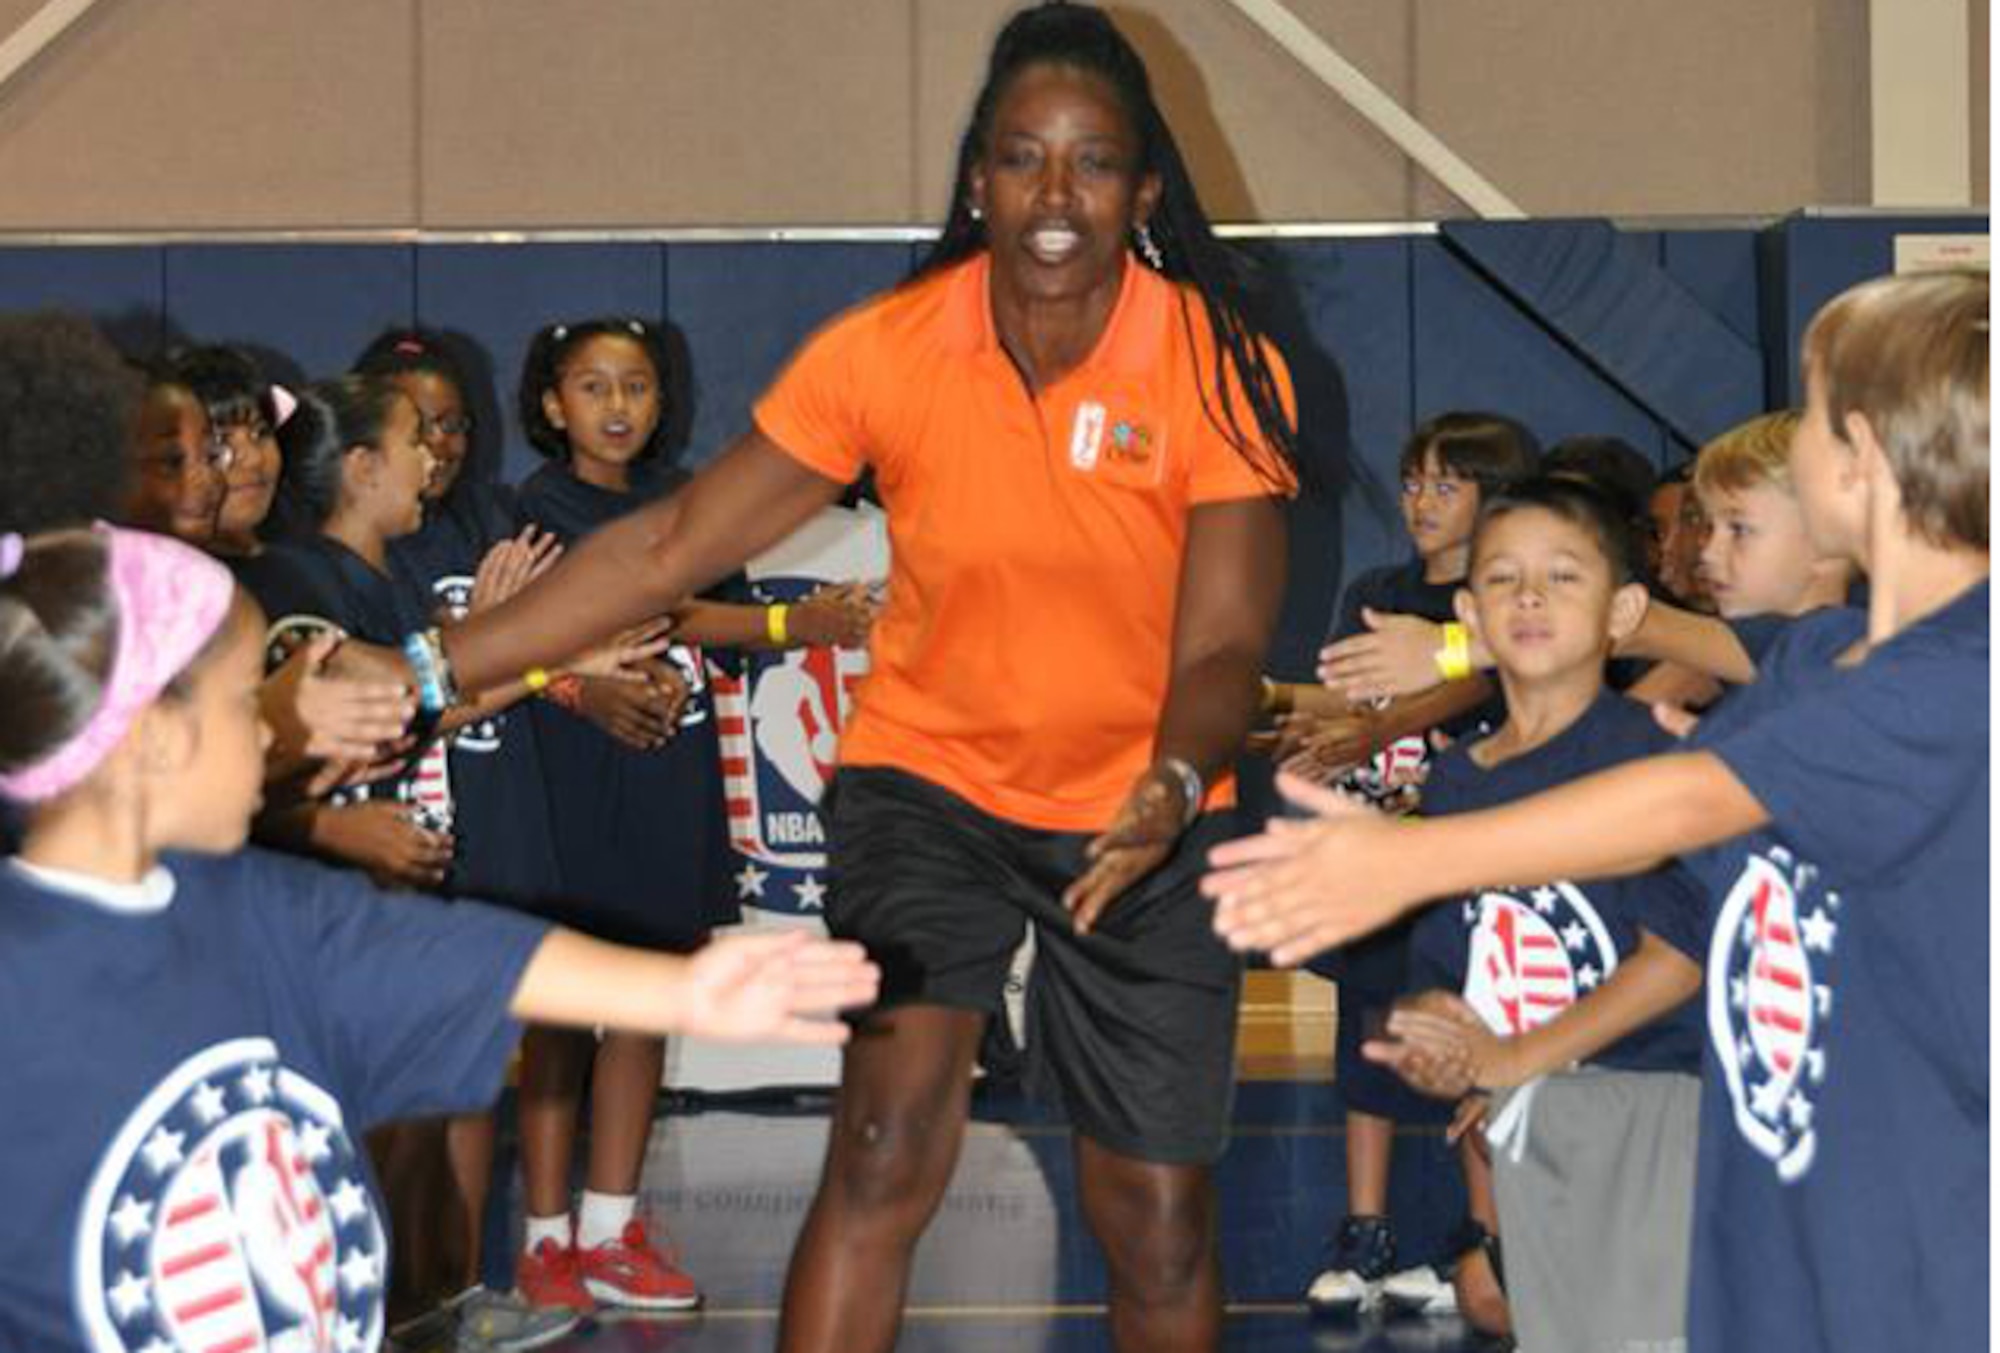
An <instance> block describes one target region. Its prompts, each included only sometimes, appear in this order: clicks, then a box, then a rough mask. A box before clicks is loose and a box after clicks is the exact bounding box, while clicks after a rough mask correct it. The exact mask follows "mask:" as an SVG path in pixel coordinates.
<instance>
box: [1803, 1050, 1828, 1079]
mask: <svg viewBox="0 0 2000 1353" xmlns="http://www.w3.org/2000/svg"><path fill="white" fill-rule="evenodd" d="M1806 1074H1807V1075H1808V1076H1811V1077H1812V1081H1813V1084H1814V1085H1818V1084H1819V1083H1820V1082H1821V1081H1823V1080H1825V1079H1826V1054H1825V1053H1824V1052H1822V1051H1820V1050H1819V1049H1818V1048H1814V1049H1813V1050H1812V1051H1811V1052H1809V1053H1807V1054H1806Z"/></svg>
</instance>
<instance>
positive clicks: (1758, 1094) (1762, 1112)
mask: <svg viewBox="0 0 2000 1353" xmlns="http://www.w3.org/2000/svg"><path fill="white" fill-rule="evenodd" d="M1787 1092H1788V1087H1787V1086H1786V1085H1785V1083H1784V1082H1783V1081H1781V1080H1779V1079H1778V1078H1777V1077H1776V1076H1773V1077H1771V1078H1770V1079H1769V1080H1767V1081H1765V1082H1764V1083H1763V1084H1762V1085H1760V1086H1758V1087H1757V1088H1756V1089H1754V1090H1752V1091H1751V1092H1750V1109H1751V1112H1753V1113H1755V1114H1756V1115H1757V1116H1758V1117H1759V1118H1762V1119H1763V1120H1764V1121H1765V1122H1767V1123H1775V1122H1777V1121H1778V1111H1779V1110H1780V1109H1782V1108H1784V1107H1785V1095H1786V1094H1787Z"/></svg>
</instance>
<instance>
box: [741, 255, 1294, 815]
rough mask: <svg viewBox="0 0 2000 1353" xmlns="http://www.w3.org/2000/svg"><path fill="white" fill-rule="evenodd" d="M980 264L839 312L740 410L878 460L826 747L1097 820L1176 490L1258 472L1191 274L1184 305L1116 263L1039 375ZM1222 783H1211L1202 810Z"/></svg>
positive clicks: (832, 466)
mask: <svg viewBox="0 0 2000 1353" xmlns="http://www.w3.org/2000/svg"><path fill="white" fill-rule="evenodd" d="M988 272H989V264H988V259H987V256H986V255H985V254H983V253H982V254H980V255H978V256H977V257H975V258H972V259H970V260H967V261H966V262H964V263H961V264H958V265H956V266H954V267H952V268H949V269H947V270H945V271H943V272H940V273H938V274H936V275H934V276H932V277H928V278H925V279H923V280H921V281H919V282H916V283H914V284H911V285H909V286H905V287H901V288H898V289H897V290H895V291H892V292H889V293H887V294H885V295H883V296H879V297H877V298H875V299H873V300H871V301H868V302H865V303H864V304H862V305H860V306H857V307H856V308H854V309H853V310H850V311H848V312H847V313H846V314H844V315H842V316H840V317H839V318H838V319H836V320H834V321H833V322H832V323H831V324H829V325H828V326H826V327H825V328H824V329H822V330H820V331H819V333H817V334H816V335H814V336H813V338H812V339H811V340H810V341H809V342H808V343H807V344H806V345H805V346H804V347H803V348H802V349H800V351H799V353H798V354H797V355H796V356H795V357H794V358H793V359H792V362H791V365H790V366H788V367H787V368H786V369H785V371H784V373H783V374H782V375H780V376H779V377H778V379H777V381H776V383H774V384H773V385H772V387H771V388H770V389H769V390H768V391H766V392H765V394H764V397H763V398H762V399H761V400H759V401H758V403H757V407H756V410H755V418H756V422H757V426H758V428H759V430H761V431H762V432H763V433H764V435H765V436H767V437H769V438H770V439H771V440H772V441H773V442H776V443H777V444H778V445H779V446H780V447H782V448H783V449H784V450H785V451H786V452H787V453H788V454H790V455H791V456H793V457H794V458H795V459H797V460H799V461H800V462H801V463H803V464H805V465H806V466H808V467H810V468H811V469H813V470H815V471H817V472H818V473H820V474H823V475H826V476H827V477H829V478H832V479H837V480H840V481H842V482H849V481H852V480H854V479H855V478H857V477H858V476H859V475H860V474H861V472H862V469H863V468H864V467H865V466H872V467H874V470H875V482H876V485H877V488H878V489H879V491H880V493H881V497H882V502H883V505H884V507H885V508H886V509H887V511H888V520H889V542H890V550H891V563H890V577H889V599H888V603H887V605H886V606H885V607H884V609H883V612H882V615H881V617H880V619H879V620H878V621H877V622H876V625H875V631H874V636H873V639H872V641H871V643H870V646H869V656H870V668H871V670H870V672H869V675H868V676H867V678H866V679H865V680H864V681H863V682H862V684H861V686H860V689H859V690H858V691H857V692H856V698H855V707H854V713H853V717H852V719H851V720H850V721H849V723H848V726H847V727H846V728H845V729H844V730H843V731H842V733H841V741H840V759H841V763H842V764H844V765H854V766H893V767H897V768H899V769H902V770H906V771H909V772H910V773H912V774H914V775H918V776H921V777H923V778H924V779H926V780H930V781H932V782H933V783H935V784H939V785H942V786H943V787H945V788H946V789H949V790H951V791H952V792H953V793H955V794H957V795H959V796H960V797H962V798H965V799H967V800H970V801H971V802H972V803H974V804H976V805H977V806H978V807H980V808H981V809H983V810H984V811H986V812H988V813H991V814H992V815H994V816H995V817H999V818H1003V819H1005V820H1007V821H1010V822H1015V823H1018V824H1020V825H1023V826H1028V827H1040V828H1047V829H1051V830H1058V831H1096V830H1101V829H1102V828H1104V827H1106V826H1108V825H1109V824H1110V822H1111V819H1112V818H1113V817H1114V816H1115V815H1116V813H1117V810H1118V808H1119V806H1120V805H1121V804H1122V803H1123V802H1124V800H1125V798H1126V796H1127V795H1128V794H1129V793H1130V792H1131V789H1132V784H1133V782H1134V781H1135V780H1136V779H1137V778H1138V777H1139V775H1140V774H1141V773H1142V772H1144V770H1145V769H1146V767H1147V766H1148V765H1150V764H1151V762H1152V759H1153V737H1154V732H1155V728H1156V725H1157V722H1158V719H1159V715H1160V710H1161V707H1162V705H1163V704H1164V703H1165V700H1166V693H1167V675H1168V669H1169V664H1170V662H1171V659H1172V644H1173V630H1174V606H1175V595H1176V593H1177V591H1178V585H1179V579H1180V566H1181V547H1182V543H1183V540H1184V539H1185V537H1186V533H1187V513H1188V509H1189V508H1190V507H1192V506H1194V505H1195V504H1197V503H1209V502H1219V501H1224V500H1228V499H1238V498H1251V497H1259V496H1264V495H1268V494H1271V493H1272V492H1273V488H1272V486H1271V485H1270V484H1268V483H1267V482H1265V481H1264V480H1263V479H1261V478H1259V477H1258V475H1257V473H1256V472H1255V471H1254V470H1253V469H1252V468H1251V467H1250V466H1249V465H1248V464H1247V463H1245V461H1244V459H1243V457H1242V456H1241V455H1240V454H1239V453H1238V452H1237V451H1236V450H1235V449H1234V448H1233V447H1231V446H1230V445H1229V443H1228V441H1227V440H1226V439H1225V438H1224V437H1223V435H1222V433H1221V432H1219V431H1218V430H1217V429H1216V428H1215V426H1214V425H1213V424H1212V423H1211V422H1210V421H1209V417H1208V415H1207V414H1206V413H1205V412H1204V411H1203V408H1202V399H1201V391H1202V388H1203V387H1204V385H1208V383H1209V381H1210V379H1211V373H1212V371H1213V369H1214V368H1213V357H1212V354H1213V351H1214V348H1213V344H1212V340H1211V338H1210V335H1209V331H1208V320H1207V318H1206V316H1205V314H1204V313H1203V311H1202V308H1201V300H1200V298H1199V297H1198V296H1197V295H1195V294H1194V293H1193V292H1192V291H1188V292H1187V293H1186V297H1185V299H1186V302H1187V306H1188V310H1187V319H1186V320H1184V319H1183V316H1182V309H1181V299H1182V298H1181V296H1180V295H1178V294H1177V292H1179V291H1180V288H1178V287H1177V286H1176V285H1175V284H1174V283H1172V282H1169V281H1167V280H1166V279H1164V278H1162V277H1160V276H1159V275H1158V274H1156V273H1154V272H1152V271H1151V270H1150V269H1147V268H1144V267H1139V266H1136V265H1133V266H1128V267H1127V268H1126V269H1125V280H1124V283H1123V286H1122V288H1121V290H1120V292H1119V296H1118V301H1117V304H1116V306H1115V308H1114V309H1113V311H1112V314H1111V319H1110V322H1109V323H1108V324H1107V326H1106V328H1105V332H1104V335H1103V336H1102V338H1100V339H1099V341H1098V345H1097V348H1096V350H1095V351H1094V352H1092V353H1091V355H1090V357H1089V358H1088V359H1087V360H1085V361H1084V362H1083V363H1082V364H1081V365H1080V366H1078V367H1077V368H1076V369H1075V370H1074V371H1072V372H1070V373H1069V374H1068V375H1067V376H1065V377H1063V379H1062V380H1061V381H1059V382H1057V383H1056V384H1055V385H1053V386H1051V387H1050V388H1048V389H1046V390H1044V391H1042V392H1041V393H1040V394H1039V395H1035V394H1031V393H1030V392H1029V390H1028V386H1027V383H1026V382H1025V381H1023V380H1022V378H1021V375H1020V373H1019V372H1018V371H1017V370H1016V369H1015V368H1014V365H1013V363H1012V362H1011V361H1009V359H1008V357H1007V354H1006V353H1005V351H1004V350H1002V348H1001V346H1000V342H999V339H998V336H997V335H996V333H995V332H994V328H993V311H992V306H991V304H990V302H989V300H988V297H987V283H988ZM1267 352H1268V353H1269V356H1270V359H1271V363H1272V366H1273V368H1274V369H1275V370H1276V371H1277V373H1278V379H1279V383H1280V388H1281V391H1282V393H1283V395H1284V397H1285V400H1286V407H1287V410H1288V411H1289V410H1290V408H1291V389H1290V384H1289V380H1288V378H1287V376H1286V375H1285V372H1284V368H1283V366H1282V363H1281V362H1280V360H1279V359H1278V357H1277V354H1276V352H1275V351H1274V350H1270V349H1268V348H1267ZM1209 388H1210V389H1211V390H1212V388H1213V387H1212V385H1209ZM1232 394H1233V395H1234V407H1235V408H1236V410H1237V414H1238V418H1239V419H1240V420H1241V421H1242V422H1244V423H1245V424H1246V425H1247V428H1248V430H1249V431H1250V432H1251V434H1252V435H1255V427H1256V424H1255V422H1254V419H1253V418H1252V416H1251V414H1250V405H1249V402H1248V400H1247V399H1245V398H1244V397H1243V396H1242V394H1241V393H1240V390H1236V389H1234V388H1232ZM1210 402H1211V403H1217V401H1215V399H1214V397H1213V395H1212V394H1211V397H1210ZM1218 408H1219V405H1218ZM1234 795H1235V785H1234V783H1233V781H1231V780H1228V779H1224V780H1222V781H1221V782H1219V783H1217V784H1216V785H1214V786H1212V787H1211V789H1210V792H1209V797H1208V803H1209V806H1210V807H1222V806H1227V805H1228V804H1230V803H1233V802H1234Z"/></svg>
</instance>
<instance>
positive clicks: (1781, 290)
mask: <svg viewBox="0 0 2000 1353" xmlns="http://www.w3.org/2000/svg"><path fill="white" fill-rule="evenodd" d="M1988 233H1990V225H1989V222H1988V219H1987V218H1986V217H1984V216H1875V215H1864V216H1816V215H1806V214H1804V213H1800V214H1796V215H1792V216H1788V217H1786V218H1785V219H1784V220H1782V221H1780V222H1778V224H1776V225H1774V226H1772V227H1771V228H1770V229H1769V230H1767V231H1765V232H1764V234H1763V236H1762V238H1761V239H1759V241H1758V249H1759V253H1760V256H1761V259H1762V264H1763V288H1762V295H1763V314H1764V326H1765V327H1764V352H1765V366H1766V371H1767V376H1768V381H1769V385H1770V389H1771V391H1772V394H1773V397H1774V398H1781V399H1783V400H1784V401H1786V402H1790V403H1798V402H1799V401H1801V400H1803V399H1804V398H1805V391H1804V390H1803V388H1802V387H1801V379H1802V377H1801V374H1800V372H1799V343H1800V341H1801V340H1803V339H1804V338H1805V336H1806V325H1808V324H1810V323H1811V322H1812V317H1813V315H1814V313H1815V312H1817V311H1818V310H1819V308H1820V307H1821V306H1823V305H1825V304H1826V303H1827V302H1828V301H1830V300H1832V299H1833V298H1834V297H1835V296H1838V295H1839V294H1840V293H1841V292H1843V291H1845V290H1847V289H1848V288H1849V287H1851V286H1854V285H1855V284H1857V283H1859V282H1865V281H1867V280H1868V279H1869V278H1871V277H1881V276H1883V275H1885V274H1887V273H1889V272H1892V271H1894V269H1895V266H1896V237H1897V236H1898V235H1985V234H1988Z"/></svg>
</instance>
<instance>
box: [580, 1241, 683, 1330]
mask: <svg viewBox="0 0 2000 1353" xmlns="http://www.w3.org/2000/svg"><path fill="white" fill-rule="evenodd" d="M676 1257H677V1256H675V1255H674V1254H673V1253H672V1251H669V1252H667V1253H666V1254H662V1253H660V1251H658V1250H656V1249H654V1248H653V1246H652V1243H651V1242H650V1241H648V1240H647V1239H646V1228H645V1226H644V1224H642V1223H641V1222H639V1221H638V1220H637V1219H634V1220H632V1221H628V1222H626V1223H625V1230H624V1232H623V1233H622V1234H621V1235H620V1236H619V1237H618V1239H616V1240H612V1241H607V1242H606V1243H604V1244H602V1245H594V1246H592V1247H591V1248H589V1249H587V1250H580V1251H579V1252H578V1253H577V1262H578V1265H579V1267H580V1268H581V1269H582V1272H583V1286H584V1290H585V1291H587V1292H589V1293H590V1295H591V1296H593V1297H596V1298H597V1299H598V1300H599V1301H601V1302H603V1303H604V1304H605V1305H607V1306H629V1307H633V1308H635V1309H637V1310H642V1311H685V1310H689V1309H690V1308H692V1307H695V1306H699V1305H701V1289H700V1288H698V1287H696V1286H695V1285H694V1279H692V1278H690V1277H688V1275H687V1274H685V1273H683V1272H681V1270H680V1266H679V1265H678V1264H677V1263H676V1262H675V1259H676Z"/></svg>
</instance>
